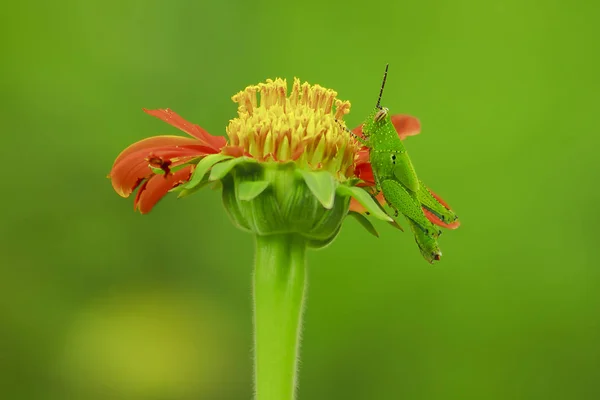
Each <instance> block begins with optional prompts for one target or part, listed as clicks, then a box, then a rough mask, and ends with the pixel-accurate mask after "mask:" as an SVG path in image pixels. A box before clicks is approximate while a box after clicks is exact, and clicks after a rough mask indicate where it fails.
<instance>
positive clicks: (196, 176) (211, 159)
mask: <svg viewBox="0 0 600 400" xmlns="http://www.w3.org/2000/svg"><path fill="white" fill-rule="evenodd" d="M230 158H232V157H231V156H226V155H225V154H220V153H219V154H209V155H207V156H206V157H204V158H203V159H202V160H200V162H199V163H198V165H196V169H195V170H194V173H193V174H192V178H191V179H190V181H189V182H188V183H186V184H185V185H181V186H184V189H193V188H194V187H195V186H196V185H199V184H200V183H201V182H202V181H203V179H204V175H206V173H207V172H208V170H209V169H210V168H211V167H213V166H214V165H215V164H217V163H219V162H221V161H223V160H227V159H230Z"/></svg>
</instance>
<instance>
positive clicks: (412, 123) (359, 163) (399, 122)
mask: <svg viewBox="0 0 600 400" xmlns="http://www.w3.org/2000/svg"><path fill="white" fill-rule="evenodd" d="M391 120H392V124H393V125H394V128H396V132H397V133H398V136H399V137H400V140H404V139H406V138H407V137H409V136H415V135H418V134H419V133H420V132H421V123H420V122H419V120H418V119H417V118H415V117H413V116H410V115H405V114H397V115H392V117H391ZM352 132H353V133H354V134H355V135H357V136H360V137H363V133H362V125H359V126H358V127H356V128H354V129H353V130H352ZM355 163H356V164H355V169H354V173H355V175H356V176H357V177H358V178H360V179H361V180H362V181H363V182H361V183H359V184H358V185H357V186H363V187H373V186H374V185H375V178H374V177H373V169H372V168H371V164H370V163H369V148H368V147H365V146H363V147H362V148H361V149H360V150H359V151H358V153H357V155H356V161H355ZM428 190H429V192H430V193H431V195H432V196H433V197H435V198H436V199H437V201H439V202H440V204H442V205H443V206H444V207H446V208H448V209H450V206H448V204H447V203H446V202H445V201H444V200H443V199H442V198H441V197H440V196H438V195H437V194H435V193H434V192H433V191H432V190H431V189H429V188H428ZM375 198H376V199H377V201H379V203H380V204H381V205H385V203H386V201H385V198H384V197H383V192H380V193H378V194H377V195H376V196H375ZM350 211H355V212H358V213H361V214H363V213H365V212H366V209H365V207H364V206H363V205H362V204H360V203H359V202H358V201H357V200H356V199H355V198H352V200H351V201H350ZM423 212H424V213H425V216H426V217H427V219H429V220H430V221H431V222H432V223H434V224H436V225H438V226H441V227H444V228H448V229H456V228H458V227H459V226H460V221H454V222H452V223H450V224H447V223H445V222H443V221H441V220H440V219H439V218H438V217H437V216H436V215H435V214H434V213H432V212H431V211H429V210H428V209H427V208H425V207H423Z"/></svg>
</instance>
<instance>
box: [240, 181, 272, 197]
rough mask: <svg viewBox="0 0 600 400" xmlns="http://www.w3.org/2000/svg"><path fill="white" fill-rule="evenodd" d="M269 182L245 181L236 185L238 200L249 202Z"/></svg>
mask: <svg viewBox="0 0 600 400" xmlns="http://www.w3.org/2000/svg"><path fill="white" fill-rule="evenodd" d="M270 184H271V182H269V181H245V182H240V183H239V184H238V193H237V196H238V200H242V201H250V200H252V199H254V198H255V197H256V196H258V195H259V194H261V193H262V192H263V191H264V190H265V189H266V188H267V187H268V186H269V185H270Z"/></svg>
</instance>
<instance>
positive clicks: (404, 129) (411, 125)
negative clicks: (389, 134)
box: [391, 114, 421, 140]
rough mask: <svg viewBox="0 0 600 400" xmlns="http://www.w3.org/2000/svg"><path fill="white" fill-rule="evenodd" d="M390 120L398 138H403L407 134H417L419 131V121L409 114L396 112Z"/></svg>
mask: <svg viewBox="0 0 600 400" xmlns="http://www.w3.org/2000/svg"><path fill="white" fill-rule="evenodd" d="M391 120H392V124H393V125H394V128H396V132H397V133H398V136H399V137H400V140H404V139H406V138H407V137H408V136H415V135H418V134H419V133H420V132H421V122H419V119H418V118H415V117H413V116H411V115H405V114H396V115H392V117H391Z"/></svg>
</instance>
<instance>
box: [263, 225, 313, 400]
mask: <svg viewBox="0 0 600 400" xmlns="http://www.w3.org/2000/svg"><path fill="white" fill-rule="evenodd" d="M305 254H306V240H305V239H304V238H302V237H301V236H300V235H294V234H288V235H267V236H260V235H257V236H256V259H255V268H254V351H255V354H254V383H255V390H256V397H255V399H256V400H293V399H294V397H295V388H296V366H297V359H298V350H299V347H300V346H299V345H300V330H301V327H302V323H301V320H302V311H303V303H304V291H305V286H306V260H305Z"/></svg>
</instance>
